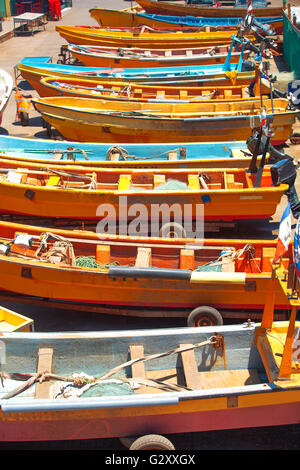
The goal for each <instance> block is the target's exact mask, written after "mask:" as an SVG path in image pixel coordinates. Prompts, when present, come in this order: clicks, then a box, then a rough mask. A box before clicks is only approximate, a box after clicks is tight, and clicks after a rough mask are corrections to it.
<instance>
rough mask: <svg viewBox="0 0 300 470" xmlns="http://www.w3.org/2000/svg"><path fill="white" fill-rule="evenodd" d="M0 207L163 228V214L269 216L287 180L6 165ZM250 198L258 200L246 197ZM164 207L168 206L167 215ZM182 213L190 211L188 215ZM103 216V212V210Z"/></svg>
mask: <svg viewBox="0 0 300 470" xmlns="http://www.w3.org/2000/svg"><path fill="white" fill-rule="evenodd" d="M1 173H2V174H1V175H0V212H1V213H2V214H19V215H23V216H29V217H38V218H45V217H46V218H54V219H57V218H62V219H77V220H98V221H102V222H103V221H105V222H107V223H108V225H109V226H110V224H111V223H112V224H113V223H116V222H120V223H121V222H122V221H123V220H126V221H127V220H128V221H129V220H131V221H132V224H133V225H134V223H136V220H137V217H136V216H137V214H136V211H137V207H140V210H139V212H140V215H139V217H138V219H140V221H143V223H145V224H146V228H148V223H149V221H151V224H152V223H155V224H158V226H157V227H158V229H159V227H161V226H162V224H161V222H160V220H161V218H162V217H165V214H166V216H168V217H170V215H171V214H173V215H172V217H171V218H172V219H174V220H177V219H178V220H179V219H181V221H182V220H183V219H185V218H186V219H188V220H191V221H193V220H195V221H197V220H199V221H200V220H201V221H202V219H204V220H205V221H237V220H239V219H259V218H262V219H267V218H269V217H271V216H272V215H273V214H274V213H275V211H276V208H277V205H278V204H279V202H280V200H281V197H282V195H283V193H284V192H285V191H287V190H288V185H287V184H277V183H276V182H274V183H273V179H272V175H271V168H270V167H266V168H264V170H263V172H262V174H261V181H260V182H259V185H257V180H256V177H257V175H256V173H248V172H247V170H246V169H245V168H243V169H242V168H239V169H235V168H230V169H228V170H224V169H219V168H210V169H205V168H203V169H202V170H201V171H199V169H192V168H191V169H188V170H182V169H129V168H128V169H126V170H125V171H124V169H123V168H109V169H107V168H99V169H95V168H93V169H92V168H91V169H90V171H89V169H88V168H76V167H75V168H74V170H73V171H72V172H71V171H70V172H69V171H65V170H64V169H51V170H50V169H49V170H48V169H46V168H45V169H41V170H30V169H13V170H7V169H3V170H2V171H1ZM253 201H255V204H251V202H253ZM164 208H166V211H165V212H164ZM186 211H187V212H186ZM105 214H106V215H105Z"/></svg>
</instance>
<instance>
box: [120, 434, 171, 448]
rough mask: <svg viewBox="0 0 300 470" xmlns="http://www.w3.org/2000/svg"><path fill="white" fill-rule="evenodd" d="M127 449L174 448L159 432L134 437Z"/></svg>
mask: <svg viewBox="0 0 300 470" xmlns="http://www.w3.org/2000/svg"><path fill="white" fill-rule="evenodd" d="M129 450H175V447H174V446H173V444H172V442H171V441H169V439H167V438H166V437H164V436H161V435H160V434H147V435H146V436H141V437H139V438H138V439H136V440H135V441H134V442H133V444H132V445H131V446H130V448H129Z"/></svg>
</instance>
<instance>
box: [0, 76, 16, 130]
mask: <svg viewBox="0 0 300 470" xmlns="http://www.w3.org/2000/svg"><path fill="white" fill-rule="evenodd" d="M13 86H14V84H13V79H12V77H11V76H10V75H9V73H7V72H5V70H0V125H1V122H2V116H3V113H4V110H5V108H6V106H7V103H8V100H9V98H10V95H11V92H12V89H13Z"/></svg>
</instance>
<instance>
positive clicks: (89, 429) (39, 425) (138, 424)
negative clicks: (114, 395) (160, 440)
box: [0, 402, 300, 442]
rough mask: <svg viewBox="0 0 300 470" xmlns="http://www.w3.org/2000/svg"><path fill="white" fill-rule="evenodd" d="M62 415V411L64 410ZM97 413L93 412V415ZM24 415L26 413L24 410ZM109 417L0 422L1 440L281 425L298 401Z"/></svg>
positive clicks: (297, 413) (292, 419) (294, 418)
mask: <svg viewBox="0 0 300 470" xmlns="http://www.w3.org/2000/svg"><path fill="white" fill-rule="evenodd" d="M63 414H64V415H65V412H63ZM96 415H97V412H96V411H95V416H96ZM25 416H26V413H25ZM111 416H112V417H111V418H110V419H97V418H96V417H95V419H91V418H88V419H84V418H81V419H78V420H75V419H70V420H63V419H62V420H50V419H49V418H48V419H47V418H46V420H44V421H43V420H42V418H41V419H36V418H33V420H29V419H28V418H29V416H27V419H28V420H26V421H25V420H24V417H23V418H20V420H16V421H12V414H10V418H9V421H2V422H0V440H1V441H6V442H8V441H20V442H21V441H23V442H24V441H52V440H55V441H56V440H70V439H96V438H112V437H122V436H138V435H144V434H150V433H155V434H176V433H189V432H202V431H217V430H225V429H238V428H251V427H262V426H281V425H288V424H297V423H299V422H300V403H299V402H296V403H289V404H283V405H269V406H261V407H248V408H237V409H232V408H231V409H226V410H217V411H205V412H198V413H197V412H195V413H182V412H181V413H176V414H175V413H174V414H166V415H153V416H152V415H150V416H128V417H123V418H121V417H116V418H114V417H113V413H112V415H111Z"/></svg>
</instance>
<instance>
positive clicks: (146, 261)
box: [135, 246, 151, 268]
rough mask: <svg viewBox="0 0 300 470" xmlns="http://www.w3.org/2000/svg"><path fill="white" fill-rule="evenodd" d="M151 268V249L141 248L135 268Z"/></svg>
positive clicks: (139, 248)
mask: <svg viewBox="0 0 300 470" xmlns="http://www.w3.org/2000/svg"><path fill="white" fill-rule="evenodd" d="M149 266H151V248H143V247H141V246H139V247H138V252H137V257H136V260H135V267H136V268H148V267H149Z"/></svg>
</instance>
